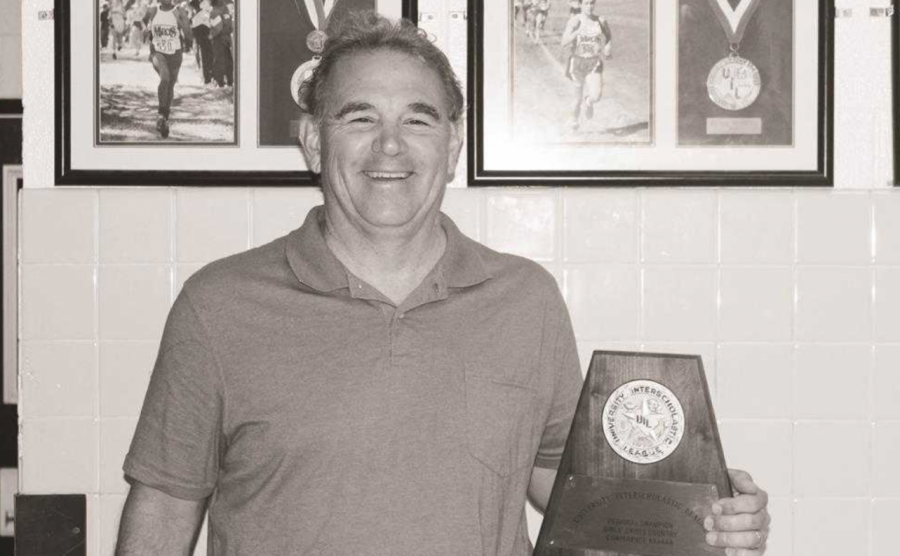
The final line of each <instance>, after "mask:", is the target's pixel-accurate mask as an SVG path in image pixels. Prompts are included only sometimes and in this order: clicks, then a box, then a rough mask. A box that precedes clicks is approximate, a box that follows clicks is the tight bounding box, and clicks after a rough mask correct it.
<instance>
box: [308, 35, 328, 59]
mask: <svg viewBox="0 0 900 556" xmlns="http://www.w3.org/2000/svg"><path fill="white" fill-rule="evenodd" d="M326 40H328V35H326V34H325V31H320V30H319V29H315V30H313V31H310V32H309V34H308V35H306V48H308V49H310V50H311V51H312V52H315V53H316V54H321V53H322V51H323V50H325V41H326Z"/></svg>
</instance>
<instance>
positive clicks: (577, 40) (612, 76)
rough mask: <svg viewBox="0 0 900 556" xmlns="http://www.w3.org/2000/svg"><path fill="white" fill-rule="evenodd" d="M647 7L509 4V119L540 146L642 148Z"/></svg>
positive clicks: (589, 0) (546, 0)
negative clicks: (627, 145)
mask: <svg viewBox="0 0 900 556" xmlns="http://www.w3.org/2000/svg"><path fill="white" fill-rule="evenodd" d="M651 19H652V3H651V2H650V1H649V0H638V1H632V0H608V1H604V2H598V1H597V0H571V1H566V2H564V1H562V0H554V1H551V0H517V1H516V2H514V16H513V18H512V19H511V20H510V27H511V34H512V39H513V43H514V44H513V55H514V57H515V61H514V63H513V68H512V71H513V77H512V80H513V88H512V92H513V107H514V108H513V110H514V115H513V120H514V126H515V133H516V135H517V136H518V137H523V138H528V137H532V138H534V140H536V141H541V142H568V143H648V142H650V141H651V140H652V137H651V125H650V123H651V109H652V106H651V103H650V98H651V90H652V86H651V63H650V62H651V44H652V40H651V29H652V22H651Z"/></svg>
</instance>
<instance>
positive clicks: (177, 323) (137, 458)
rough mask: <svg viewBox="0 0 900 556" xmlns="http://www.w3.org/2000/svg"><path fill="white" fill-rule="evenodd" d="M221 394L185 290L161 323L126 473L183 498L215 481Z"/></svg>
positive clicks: (207, 490) (198, 495)
mask: <svg viewBox="0 0 900 556" xmlns="http://www.w3.org/2000/svg"><path fill="white" fill-rule="evenodd" d="M223 403H224V392H223V386H222V380H221V374H220V370H219V368H218V365H217V362H216V360H215V357H214V355H213V353H212V352H211V350H210V347H209V342H208V338H207V334H206V331H205V329H204V328H203V324H202V322H201V321H200V317H199V316H198V315H197V312H196V311H195V309H194V307H193V306H192V305H191V302H190V300H189V297H188V294H187V293H186V290H182V292H181V294H180V295H179V296H178V298H177V299H176V300H175V303H174V305H173V306H172V309H171V311H170V312H169V317H168V320H167V321H166V326H165V330H164V332H163V337H162V342H161V344H160V349H159V355H158V356H157V359H156V364H155V365H154V368H153V374H152V376H151V378H150V386H149V387H148V389H147V394H146V397H145V398H144V405H143V408H142V409H141V416H140V419H139V420H138V424H137V429H136V430H135V433H134V438H133V439H132V442H131V448H130V450H129V451H128V455H127V456H126V457H125V463H124V465H123V470H124V471H125V474H126V475H127V476H129V477H131V478H132V479H134V480H137V481H139V482H141V483H143V484H145V485H147V486H150V487H153V488H155V489H157V490H160V491H162V492H165V493H167V494H169V495H171V496H175V497H177V498H183V499H195V500H196V499H202V498H206V497H208V496H209V495H210V494H211V493H212V491H213V489H214V488H215V485H216V479H217V475H218V462H219V459H220V458H219V447H220V443H221V435H222V432H221V431H222V412H223Z"/></svg>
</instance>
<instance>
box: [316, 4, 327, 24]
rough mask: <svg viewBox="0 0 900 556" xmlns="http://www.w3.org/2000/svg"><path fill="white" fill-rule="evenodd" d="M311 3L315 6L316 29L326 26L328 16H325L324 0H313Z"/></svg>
mask: <svg viewBox="0 0 900 556" xmlns="http://www.w3.org/2000/svg"><path fill="white" fill-rule="evenodd" d="M313 4H315V6H316V18H317V19H318V20H319V24H318V25H316V29H322V28H323V27H327V26H328V18H327V17H326V16H325V2H324V0H313Z"/></svg>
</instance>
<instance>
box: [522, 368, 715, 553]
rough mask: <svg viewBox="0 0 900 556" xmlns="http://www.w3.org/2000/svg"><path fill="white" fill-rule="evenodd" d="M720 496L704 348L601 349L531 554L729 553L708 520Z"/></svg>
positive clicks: (588, 375) (589, 371)
mask: <svg viewBox="0 0 900 556" xmlns="http://www.w3.org/2000/svg"><path fill="white" fill-rule="evenodd" d="M724 496H731V483H730V481H729V479H728V471H727V469H726V467H725V457H724V454H723V452H722V444H721V441H720V439H719V431H718V428H717V426H716V418H715V415H714V413H713V408H712V403H711V402H710V397H709V389H708V387H707V384H706V378H705V376H704V372H703V363H702V361H701V360H700V357H699V356H696V355H668V354H655V353H632V352H616V351H595V352H594V355H593V357H592V359H591V364H590V368H589V370H588V373H587V378H586V379H585V381H584V387H583V388H582V390H581V396H580V398H579V400H578V407H577V409H576V411H575V417H574V419H573V421H572V427H571V430H570V431H569V438H568V440H567V442H566V448H565V451H564V453H563V457H562V461H561V462H560V466H559V471H558V472H557V474H556V482H555V483H554V485H553V492H552V494H551V495H550V502H549V504H548V506H547V511H546V513H545V515H544V522H543V525H542V527H541V533H540V536H539V537H538V542H537V546H536V548H535V551H534V554H535V556H626V555H641V556H701V555H724V554H725V550H724V549H723V548H716V547H712V546H709V545H708V544H706V531H705V530H704V528H703V520H704V519H705V518H706V516H708V515H710V512H711V508H712V503H713V502H714V501H716V500H718V499H719V498H720V497H724Z"/></svg>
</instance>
